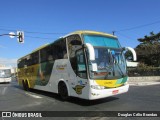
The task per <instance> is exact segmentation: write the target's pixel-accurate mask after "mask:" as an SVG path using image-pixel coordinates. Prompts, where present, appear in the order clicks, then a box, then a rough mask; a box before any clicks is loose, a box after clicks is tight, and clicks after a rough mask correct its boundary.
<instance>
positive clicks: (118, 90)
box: [89, 84, 129, 100]
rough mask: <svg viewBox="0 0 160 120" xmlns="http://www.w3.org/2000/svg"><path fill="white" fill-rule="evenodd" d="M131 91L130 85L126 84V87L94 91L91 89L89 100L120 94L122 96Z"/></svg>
mask: <svg viewBox="0 0 160 120" xmlns="http://www.w3.org/2000/svg"><path fill="white" fill-rule="evenodd" d="M128 89H129V84H125V85H124V86H121V87H117V88H110V89H93V88H90V96H89V100H95V99H101V98H106V97H110V96H114V95H118V94H122V93H125V92H127V91H128Z"/></svg>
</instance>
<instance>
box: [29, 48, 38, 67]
mask: <svg viewBox="0 0 160 120" xmlns="http://www.w3.org/2000/svg"><path fill="white" fill-rule="evenodd" d="M38 52H39V51H37V52H35V53H32V54H31V58H32V60H31V64H32V65H34V64H38V63H39V54H38Z"/></svg>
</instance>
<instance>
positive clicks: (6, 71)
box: [0, 69, 11, 78]
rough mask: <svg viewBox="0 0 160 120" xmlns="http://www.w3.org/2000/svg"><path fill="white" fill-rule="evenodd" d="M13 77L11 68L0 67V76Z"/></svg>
mask: <svg viewBox="0 0 160 120" xmlns="http://www.w3.org/2000/svg"><path fill="white" fill-rule="evenodd" d="M8 77H11V70H10V69H0V78H8Z"/></svg>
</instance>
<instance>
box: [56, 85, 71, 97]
mask: <svg viewBox="0 0 160 120" xmlns="http://www.w3.org/2000/svg"><path fill="white" fill-rule="evenodd" d="M58 94H59V95H60V97H61V98H62V99H63V100H68V99H69V96H68V90H67V86H66V84H65V83H64V82H60V83H59V85H58Z"/></svg>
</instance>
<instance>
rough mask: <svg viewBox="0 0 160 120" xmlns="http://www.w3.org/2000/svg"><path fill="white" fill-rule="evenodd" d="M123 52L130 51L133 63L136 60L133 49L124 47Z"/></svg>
mask: <svg viewBox="0 0 160 120" xmlns="http://www.w3.org/2000/svg"><path fill="white" fill-rule="evenodd" d="M124 50H127V51H131V53H132V55H133V61H136V60H137V55H136V51H135V50H134V49H133V48H131V47H124Z"/></svg>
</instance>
